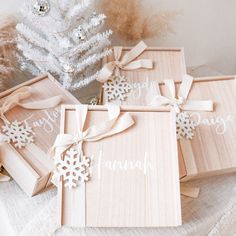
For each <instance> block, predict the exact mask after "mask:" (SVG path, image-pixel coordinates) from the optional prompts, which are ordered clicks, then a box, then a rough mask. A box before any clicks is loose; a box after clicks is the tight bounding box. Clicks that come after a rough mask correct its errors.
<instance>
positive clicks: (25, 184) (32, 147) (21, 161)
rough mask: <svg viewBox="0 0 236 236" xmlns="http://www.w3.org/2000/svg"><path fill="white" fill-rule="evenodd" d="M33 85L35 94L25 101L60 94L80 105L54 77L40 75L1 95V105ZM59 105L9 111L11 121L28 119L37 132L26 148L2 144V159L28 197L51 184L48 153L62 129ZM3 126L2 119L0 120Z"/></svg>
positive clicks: (0, 157)
mask: <svg viewBox="0 0 236 236" xmlns="http://www.w3.org/2000/svg"><path fill="white" fill-rule="evenodd" d="M23 86H30V87H31V89H32V95H31V97H30V98H29V99H25V100H24V102H31V101H39V100H42V99H47V98H50V97H53V96H57V95H61V96H62V104H63V103H66V104H68V103H71V104H79V101H78V100H77V99H76V98H75V97H74V96H72V95H71V94H70V93H69V92H68V91H66V90H64V89H63V88H62V87H61V85H60V84H59V83H58V82H57V81H56V80H55V79H54V78H52V77H51V76H49V77H48V76H46V75H45V76H41V77H38V78H35V79H32V80H29V81H27V82H25V83H23V84H21V85H19V86H16V87H14V88H12V89H9V90H7V91H5V92H3V93H1V94H0V104H1V105H2V103H3V102H4V100H5V98H6V97H7V96H8V95H10V94H11V93H12V92H14V91H15V90H17V89H19V88H21V87H23ZM60 106H61V104H60V105H59V106H57V107H55V108H52V109H48V110H26V109H24V108H21V107H19V106H17V107H15V108H13V109H12V110H10V111H9V112H7V113H6V117H7V119H8V120H9V121H15V120H18V121H22V120H25V119H27V122H28V124H29V125H30V126H31V127H32V128H33V131H34V133H35V142H34V143H30V144H27V146H26V147H25V148H23V149H16V148H15V147H14V146H13V145H11V144H8V143H6V144H4V145H2V146H1V156H0V162H1V163H2V165H3V166H4V168H5V169H6V170H7V171H8V173H9V174H10V175H11V176H12V178H13V179H14V180H15V181H16V182H17V183H18V184H19V186H20V187H21V188H22V190H23V191H24V192H25V193H26V194H27V195H29V196H33V195H35V194H37V193H38V192H39V191H41V190H43V189H44V188H46V187H47V186H48V185H50V176H51V171H52V169H53V160H51V158H50V157H49V156H48V151H49V148H51V146H52V145H53V142H54V140H55V138H56V136H57V134H58V132H59V123H60ZM0 125H1V126H2V125H3V122H2V121H0Z"/></svg>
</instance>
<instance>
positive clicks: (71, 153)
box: [52, 148, 90, 189]
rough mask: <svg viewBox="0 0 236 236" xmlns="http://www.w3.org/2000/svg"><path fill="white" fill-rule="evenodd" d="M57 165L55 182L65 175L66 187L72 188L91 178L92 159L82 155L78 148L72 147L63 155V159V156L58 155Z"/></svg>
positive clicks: (54, 176)
mask: <svg viewBox="0 0 236 236" xmlns="http://www.w3.org/2000/svg"><path fill="white" fill-rule="evenodd" d="M55 167H56V169H55V171H54V173H53V177H52V180H53V183H55V180H56V181H60V180H61V177H63V181H64V185H65V187H68V188H69V189H71V188H73V187H77V186H78V185H79V183H84V182H86V181H88V180H89V167H90V159H89V158H88V157H86V156H84V155H82V156H81V155H80V152H79V150H78V149H77V148H70V149H69V150H68V151H67V152H66V153H65V155H64V156H63V160H62V158H61V157H56V158H55Z"/></svg>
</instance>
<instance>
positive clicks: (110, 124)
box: [52, 104, 134, 156]
mask: <svg viewBox="0 0 236 236" xmlns="http://www.w3.org/2000/svg"><path fill="white" fill-rule="evenodd" d="M106 106H107V109H108V116H109V119H108V121H105V122H102V123H100V124H97V125H94V126H91V127H89V128H88V129H87V130H85V131H83V128H84V124H85V121H86V117H87V113H88V106H87V105H79V106H77V107H76V118H77V125H78V133H77V135H76V136H74V135H71V134H59V135H58V136H57V138H56V141H55V143H54V145H53V147H52V153H54V152H55V150H56V149H57V148H58V150H60V151H59V152H57V155H58V156H61V155H62V154H63V153H64V152H65V151H66V150H68V149H69V148H70V147H72V146H73V145H76V144H78V145H79V151H80V155H83V142H96V141H99V140H101V139H104V138H107V137H110V136H113V135H115V134H118V133H121V132H123V131H125V130H127V129H128V128H130V127H131V126H132V125H134V120H133V118H132V117H131V115H130V114H129V113H124V114H122V115H120V108H119V106H117V105H115V104H107V105H106Z"/></svg>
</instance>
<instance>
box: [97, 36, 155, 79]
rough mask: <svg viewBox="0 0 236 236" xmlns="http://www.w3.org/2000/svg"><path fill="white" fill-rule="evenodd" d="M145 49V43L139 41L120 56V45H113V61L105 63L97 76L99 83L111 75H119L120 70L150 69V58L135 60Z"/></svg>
mask: <svg viewBox="0 0 236 236" xmlns="http://www.w3.org/2000/svg"><path fill="white" fill-rule="evenodd" d="M146 49H147V45H146V44H145V43H144V42H143V41H141V42H140V43H138V44H137V45H136V46H135V47H134V48H133V49H131V50H130V51H129V52H128V53H126V54H125V55H124V56H123V57H122V58H121V55H122V50H123V48H122V47H114V49H113V50H114V59H115V60H114V61H111V62H108V63H107V64H105V65H104V66H103V68H102V70H101V72H100V74H99V76H98V78H97V80H98V81H99V82H101V83H105V82H106V81H107V80H108V79H109V78H110V77H111V76H112V75H115V76H119V75H120V70H136V69H142V68H143V69H152V68H153V61H152V60H151V59H140V60H135V59H136V58H137V57H138V56H140V55H141V54H142V53H143V52H144V51H145V50H146Z"/></svg>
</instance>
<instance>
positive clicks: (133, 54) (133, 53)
mask: <svg viewBox="0 0 236 236" xmlns="http://www.w3.org/2000/svg"><path fill="white" fill-rule="evenodd" d="M146 49H147V45H146V44H145V43H144V42H143V41H141V42H139V43H138V44H137V45H136V46H135V47H133V48H132V49H131V50H130V51H129V52H127V53H126V54H125V55H124V57H123V58H122V60H121V64H122V65H127V64H128V63H130V62H131V61H133V60H135V59H136V58H137V57H138V56H140V54H142V53H143V52H144V51H145V50H146Z"/></svg>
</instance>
